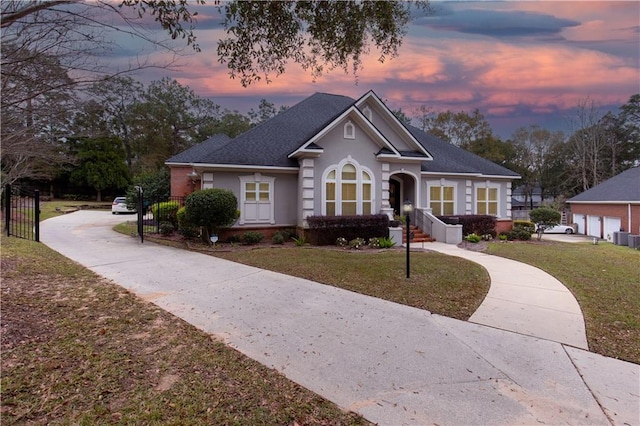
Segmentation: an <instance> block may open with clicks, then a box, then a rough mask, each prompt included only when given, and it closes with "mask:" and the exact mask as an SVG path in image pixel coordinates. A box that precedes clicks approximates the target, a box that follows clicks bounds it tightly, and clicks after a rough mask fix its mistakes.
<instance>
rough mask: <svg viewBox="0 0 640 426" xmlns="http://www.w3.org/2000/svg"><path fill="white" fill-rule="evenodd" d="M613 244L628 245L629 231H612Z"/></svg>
mask: <svg viewBox="0 0 640 426" xmlns="http://www.w3.org/2000/svg"><path fill="white" fill-rule="evenodd" d="M613 244H615V245H617V246H628V245H629V233H628V232H624V231H617V232H614V233H613Z"/></svg>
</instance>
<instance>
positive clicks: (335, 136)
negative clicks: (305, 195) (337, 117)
mask: <svg viewBox="0 0 640 426" xmlns="http://www.w3.org/2000/svg"><path fill="white" fill-rule="evenodd" d="M347 121H348V118H347V119H345V120H344V121H343V122H342V123H339V124H338V125H337V126H336V127H335V128H334V129H333V130H331V131H330V132H329V133H328V134H327V135H325V136H324V137H323V138H322V139H320V140H319V141H318V145H320V146H321V147H322V148H324V153H323V154H322V155H320V157H318V158H315V159H314V176H313V178H314V191H315V198H314V214H316V215H319V214H321V212H322V204H323V199H322V188H323V182H322V179H323V174H324V173H325V171H326V170H327V169H328V168H330V167H335V166H336V165H338V164H339V163H340V162H341V161H343V160H345V159H350V160H351V162H354V163H357V164H358V166H359V167H361V168H363V169H366V170H370V171H371V173H372V174H373V176H371V178H372V180H373V182H374V197H373V198H374V199H375V203H374V207H373V210H374V211H375V212H378V211H379V210H380V207H381V201H382V185H381V178H382V163H381V162H379V161H378V160H377V158H376V156H375V154H376V152H377V151H379V150H380V147H379V146H378V145H377V144H376V143H375V142H374V141H373V140H372V139H371V138H370V137H369V135H367V134H366V133H365V132H364V131H363V130H362V129H361V128H360V126H358V125H357V124H355V123H354V124H355V138H354V139H346V138H345V137H344V124H345V123H346V122H347Z"/></svg>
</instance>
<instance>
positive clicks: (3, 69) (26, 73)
mask: <svg viewBox="0 0 640 426" xmlns="http://www.w3.org/2000/svg"><path fill="white" fill-rule="evenodd" d="M0 7H1V25H0V26H1V31H2V32H1V36H2V43H1V46H0V49H1V58H2V59H1V61H2V62H1V65H0V84H1V87H2V97H1V98H0V108H1V110H2V173H3V180H6V181H8V182H13V181H15V180H17V179H20V178H24V177H29V178H34V179H46V178H50V177H51V176H52V175H53V174H54V173H55V169H56V167H57V166H59V165H61V164H63V163H64V162H67V161H68V160H69V158H68V157H67V156H66V155H65V154H64V152H63V151H64V149H62V148H64V144H61V141H62V139H61V140H56V138H58V139H60V138H63V137H64V136H69V134H70V133H69V132H70V129H69V126H68V125H66V124H63V121H64V120H68V118H69V115H70V113H71V111H73V110H75V108H76V107H75V105H74V103H73V101H74V100H76V99H77V95H78V94H77V91H78V89H82V88H86V87H89V86H90V85H91V84H92V83H94V82H96V81H100V80H102V79H103V78H105V76H114V75H115V76H117V75H119V74H120V73H123V72H127V71H131V70H134V69H140V68H145V67H149V66H162V67H168V66H170V65H171V63H172V60H170V61H168V62H164V63H161V64H158V63H151V62H149V61H148V60H146V59H139V60H136V62H135V63H129V64H127V66H126V67H124V68H123V69H116V70H114V69H108V68H107V67H106V66H105V62H104V60H102V58H103V57H104V56H105V55H109V53H110V51H111V50H112V49H113V48H114V47H115V45H114V41H113V40H112V33H113V31H116V30H117V31H119V32H121V33H122V32H124V33H126V34H128V35H130V36H134V37H137V38H141V39H143V40H145V41H147V42H149V43H152V44H153V45H154V46H161V47H163V48H165V49H168V50H169V51H171V52H174V53H175V54H176V55H177V54H178V53H179V51H178V50H176V49H175V48H174V47H172V46H171V45H170V44H168V43H166V42H164V41H162V40H160V41H158V40H155V39H152V38H151V37H150V36H149V33H148V32H147V31H146V29H145V26H144V25H142V15H143V14H144V13H145V12H150V13H151V14H155V15H156V20H158V21H159V22H160V23H161V24H162V25H163V27H164V28H165V29H167V30H168V31H169V33H170V34H171V35H172V36H179V35H184V37H186V38H187V41H188V43H192V44H193V43H194V41H195V39H194V37H193V35H192V33H190V32H189V30H187V29H185V28H183V27H182V19H183V18H185V13H186V12H185V11H186V9H185V7H186V1H181V2H179V3H178V4H175V2H173V3H167V2H153V1H150V2H145V1H133V0H131V1H124V2H123V3H122V4H121V5H120V6H117V5H115V4H114V3H112V2H109V1H106V0H97V1H93V2H85V1H81V0H57V1H55V0H54V1H39V0H31V1H27V0H22V1H20V0H15V1H3V2H1V3H0ZM187 17H188V18H190V15H188V16H187ZM176 20H177V21H176ZM174 21H175V22H174ZM187 22H190V21H189V20H187ZM67 124H68V123H67ZM64 130H67V132H65V131H64Z"/></svg>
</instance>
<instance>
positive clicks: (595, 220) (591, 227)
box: [587, 216, 602, 238]
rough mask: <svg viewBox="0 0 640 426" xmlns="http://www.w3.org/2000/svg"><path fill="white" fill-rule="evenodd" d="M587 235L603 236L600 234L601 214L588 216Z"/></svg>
mask: <svg viewBox="0 0 640 426" xmlns="http://www.w3.org/2000/svg"><path fill="white" fill-rule="evenodd" d="M587 235H589V236H590V237H598V238H602V235H601V234H600V216H587Z"/></svg>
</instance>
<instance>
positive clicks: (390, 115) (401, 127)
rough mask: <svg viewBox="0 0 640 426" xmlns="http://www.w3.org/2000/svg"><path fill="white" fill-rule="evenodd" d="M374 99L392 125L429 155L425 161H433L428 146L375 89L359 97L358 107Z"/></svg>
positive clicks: (419, 149)
mask: <svg viewBox="0 0 640 426" xmlns="http://www.w3.org/2000/svg"><path fill="white" fill-rule="evenodd" d="M369 99H371V100H373V103H374V104H376V106H377V107H378V108H379V109H381V110H382V111H383V112H385V113H386V114H385V115H386V117H387V119H390V120H391V123H390V124H392V126H395V127H396V128H397V129H398V131H399V133H403V134H404V136H405V137H407V138H408V139H409V142H410V143H411V144H413V145H414V146H415V147H416V148H417V149H418V151H420V152H422V153H423V154H425V155H426V156H427V158H425V159H424V161H432V160H433V157H432V156H431V154H430V153H429V151H427V148H425V147H424V146H423V145H422V144H421V143H420V142H418V140H417V139H416V138H415V137H414V136H413V135H412V134H411V132H410V131H409V129H407V128H406V127H405V125H404V124H402V122H401V121H400V120H398V118H397V117H396V116H395V115H393V113H392V112H391V110H390V109H389V107H387V106H386V105H385V104H384V102H382V100H381V99H380V98H379V97H378V95H376V94H375V92H374V91H373V90H369V91H368V92H367V93H365V94H364V95H363V96H362V97H361V98H360V99H358V100H357V101H356V103H355V105H356V107H358V109H359V108H360V107H362V105H364V104H365V103H366V102H367V100H369ZM382 118H383V119H384V118H385V117H384V116H383V117H382ZM385 121H387V122H388V121H389V120H385Z"/></svg>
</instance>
